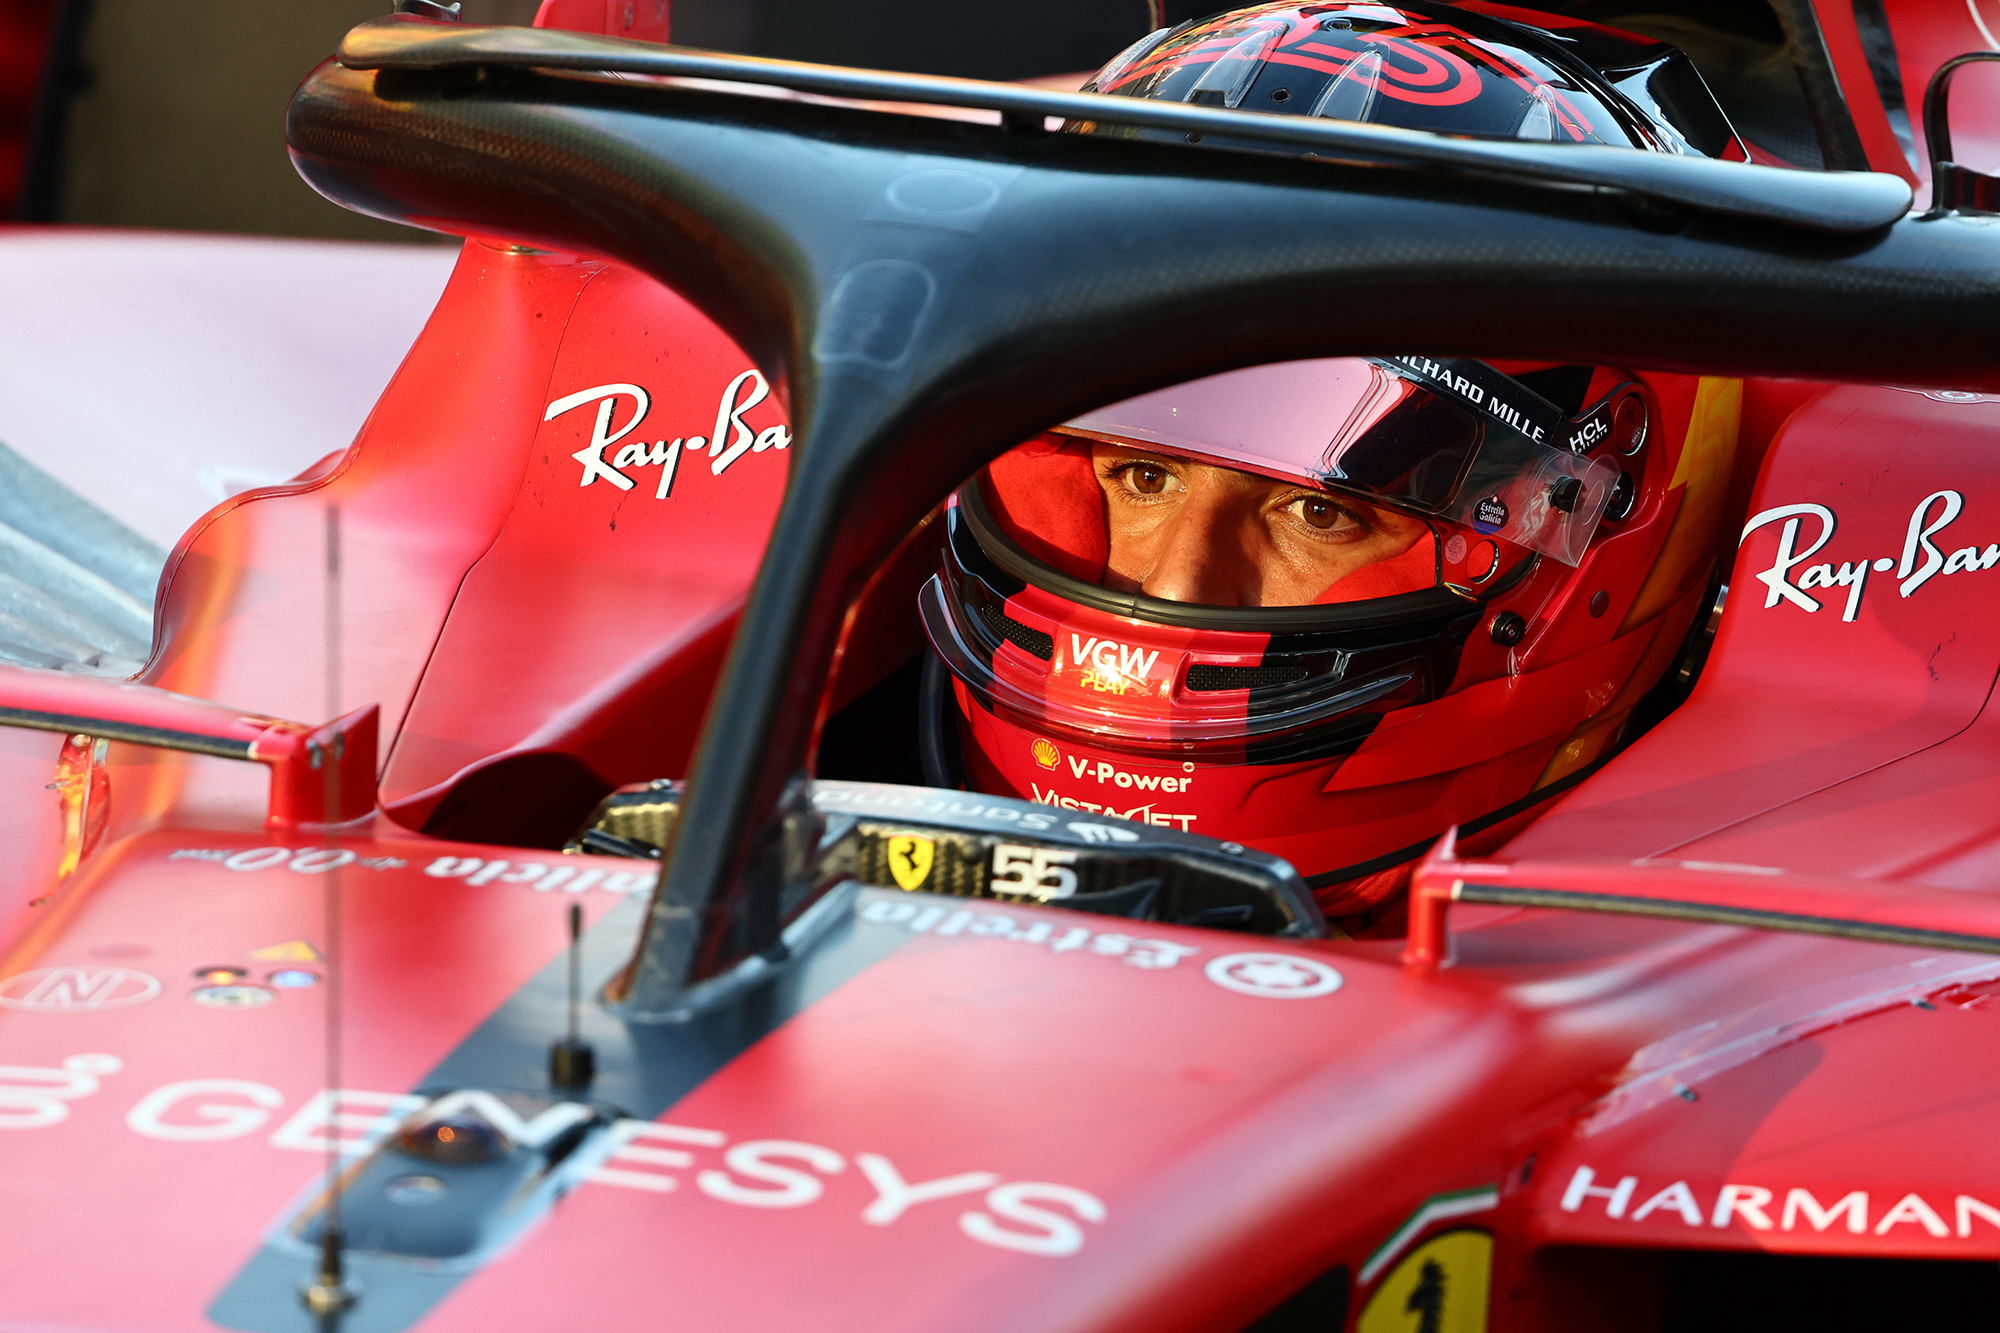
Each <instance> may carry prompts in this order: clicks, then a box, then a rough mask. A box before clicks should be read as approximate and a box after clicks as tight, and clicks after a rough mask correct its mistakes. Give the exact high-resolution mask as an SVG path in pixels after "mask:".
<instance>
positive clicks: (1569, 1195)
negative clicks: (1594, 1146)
mask: <svg viewBox="0 0 2000 1333" xmlns="http://www.w3.org/2000/svg"><path fill="white" fill-rule="evenodd" d="M1596 1179H1597V1173H1596V1172H1595V1171H1593V1170H1591V1169H1590V1168H1589V1167H1587V1166H1580V1167H1578V1168H1577V1169H1576V1174H1575V1175H1573V1176H1571V1177H1570V1178H1569V1188H1568V1189H1566V1190H1564V1191H1563V1197H1562V1209H1563V1211H1564V1212H1566V1213H1573V1212H1576V1211H1577V1210H1578V1209H1580V1208H1582V1207H1583V1204H1584V1200H1586V1199H1603V1200H1604V1215H1605V1216H1606V1217H1609V1218H1611V1219H1612V1220H1614V1221H1615V1220H1617V1219H1618V1218H1621V1217H1623V1216H1625V1208H1626V1206H1627V1205H1628V1204H1630V1203H1631V1202H1632V1191H1633V1190H1636V1189H1638V1188H1639V1177H1637V1176H1626V1177H1625V1178H1624V1179H1622V1180H1620V1181H1619V1182H1618V1184H1617V1185H1616V1186H1614V1187H1611V1188H1606V1187H1605V1186H1603V1185H1593V1184H1592V1183H1591V1182H1592V1181H1594V1180H1596Z"/></svg>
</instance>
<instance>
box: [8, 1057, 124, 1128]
mask: <svg viewBox="0 0 2000 1333" xmlns="http://www.w3.org/2000/svg"><path fill="white" fill-rule="evenodd" d="M124 1067H125V1066H124V1061H122V1060H120V1059H119V1058H118V1057H117V1056H115V1055H72V1056H69V1057H67V1058H66V1059H64V1060H63V1062H62V1065H61V1066H60V1067H59V1068H54V1069H49V1068H43V1067H41V1066H37V1065H0V1129H40V1128H42V1127H43V1126H44V1125H54V1124H60V1123H61V1122H62V1121H64V1120H67V1119H68V1118H69V1104H70V1103H71V1102H73V1101H75V1100H76V1099H78V1098H79V1097H88V1096H90V1094H92V1093H93V1092H96V1091H97V1090H98V1089H99V1088H100V1087H102V1086H103V1084H101V1083H99V1082H98V1076H99V1075H100V1074H115V1073H117V1072H118V1071H119V1070H120V1069H122V1068H124Z"/></svg>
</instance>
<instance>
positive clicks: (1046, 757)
mask: <svg viewBox="0 0 2000 1333" xmlns="http://www.w3.org/2000/svg"><path fill="white" fill-rule="evenodd" d="M1028 749H1029V751H1030V752H1031V753H1033V755H1034V756H1035V762H1036V763H1038V764H1040V765H1041V766H1042V767H1043V768H1054V767H1055V766H1056V761H1057V760H1058V759H1060V758H1062V754H1061V752H1060V751H1058V750H1057V749H1056V743H1055V742H1054V741H1052V740H1049V739H1048V738H1047V737H1045V736H1037V737H1035V743H1034V744H1033V745H1031V746H1029V747H1028Z"/></svg>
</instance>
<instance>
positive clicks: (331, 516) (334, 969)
mask: <svg viewBox="0 0 2000 1333" xmlns="http://www.w3.org/2000/svg"><path fill="white" fill-rule="evenodd" d="M340 580H341V568H340V506H339V505H337V504H328V505H327V507H326V584H325V588H326V591H325V598H324V601H325V612H326V625H325V630H324V633H325V642H324V647H325V651H326V663H325V668H326V678H325V688H326V710H325V711H326V714H327V716H328V717H338V716H339V715H340V695H341V660H340V648H341V609H340ZM338 744H339V738H338V737H336V738H335V745H336V746H337V745H338ZM314 759H315V760H316V761H317V764H318V767H319V770H320V772H321V774H322V775H323V776H324V778H325V781H326V810H325V814H324V816H323V819H324V821H325V822H324V824H323V827H324V829H325V833H326V846H327V850H328V851H335V852H337V851H338V850H339V849H340V825H339V822H338V816H339V811H340V808H341V806H340V769H341V764H340V755H339V754H338V753H337V752H335V753H327V754H316V755H315V756H314ZM327 860H328V862H329V863H330V866H331V868H330V869H329V870H328V871H327V873H326V877H325V879H324V880H323V881H322V883H323V887H322V889H321V910H322V912H323V914H324V923H323V925H324V930H325V936H326V953H325V968H324V970H325V972H326V978H325V981H326V988H325V995H326V1032H325V1040H326V1089H327V1096H328V1097H330V1098H332V1099H333V1100H334V1105H333V1106H331V1107H330V1108H329V1110H328V1123H329V1125H332V1124H337V1123H338V1121H339V1116H338V1110H339V1105H338V1103H339V1098H340V1088H341V1081H342V1078H343V1071H342V1068H341V1042H340V1037H341V1002H342V999H343V994H342V992H343V989H344V987H343V982H344V980H345V972H346V966H345V964H346V957H345V952H346V951H345V948H344V942H343V939H342V929H341V928H342V924H343V922H342V919H341V893H340V887H341V877H340V857H338V856H330V857H328V858H327ZM340 1149H341V1143H340V1139H339V1137H338V1136H337V1134H336V1133H334V1132H332V1131H331V1130H330V1131H329V1132H328V1134H327V1140H326V1195H325V1198H326V1203H325V1207H324V1208H323V1209H322V1211H321V1214H320V1235H319V1267H318V1272H317V1273H316V1274H315V1275H314V1277H313V1280H312V1282H311V1283H310V1284H309V1285H308V1286H307V1287H306V1288H305V1290H304V1292H303V1293H302V1296H303V1299H304V1301H305V1304H306V1308H307V1309H308V1310H310V1311H311V1312H312V1313H313V1314H314V1315H315V1316H316V1317H317V1318H318V1320H319V1323H320V1327H321V1328H322V1329H324V1330H327V1333H332V1330H334V1329H336V1328H337V1327H338V1325H339V1321H340V1317H341V1315H342V1314H344V1313H345V1312H346V1311H347V1310H348V1309H349V1308H350V1307H351V1306H352V1305H353V1304H354V1302H355V1299H356V1298H355V1293H354V1290H353V1288H352V1287H350V1286H349V1285H348V1283H347V1256H346V1247H347V1237H346V1234H345V1232H344V1230H343V1228H342V1226H341V1220H340V1189H341V1182H340Z"/></svg>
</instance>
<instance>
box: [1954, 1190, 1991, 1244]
mask: <svg viewBox="0 0 2000 1333" xmlns="http://www.w3.org/2000/svg"><path fill="white" fill-rule="evenodd" d="M1974 1213H1978V1214H1979V1216H1980V1217H1981V1218H1982V1219H1984V1220H1985V1221H1987V1222H1989V1223H1991V1224H1992V1225H1994V1226H1996V1227H2000V1208H1995V1207H1994V1206H1993V1205H1992V1204H1989V1203H1981V1202H1980V1201H1979V1200H1977V1199H1975V1198H1973V1197H1972V1196H1971V1195H1970V1194H1961V1195H1959V1196H1958V1238H1959V1239H1960V1240H1964V1239H1965V1238H1966V1237H1968V1236H1970V1235H1971V1234H1972V1215H1973V1214H1974Z"/></svg>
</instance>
